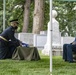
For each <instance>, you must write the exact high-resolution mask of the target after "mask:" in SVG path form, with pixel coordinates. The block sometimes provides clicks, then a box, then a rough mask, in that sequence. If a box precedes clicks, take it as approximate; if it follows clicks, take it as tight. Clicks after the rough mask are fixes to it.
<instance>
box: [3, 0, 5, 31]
mask: <svg viewBox="0 0 76 75" xmlns="http://www.w3.org/2000/svg"><path fill="white" fill-rule="evenodd" d="M4 30H5V0H3V31H4Z"/></svg>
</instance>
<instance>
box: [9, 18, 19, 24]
mask: <svg viewBox="0 0 76 75" xmlns="http://www.w3.org/2000/svg"><path fill="white" fill-rule="evenodd" d="M10 22H16V23H18V19H13V20H10ZM18 24H19V23H18Z"/></svg>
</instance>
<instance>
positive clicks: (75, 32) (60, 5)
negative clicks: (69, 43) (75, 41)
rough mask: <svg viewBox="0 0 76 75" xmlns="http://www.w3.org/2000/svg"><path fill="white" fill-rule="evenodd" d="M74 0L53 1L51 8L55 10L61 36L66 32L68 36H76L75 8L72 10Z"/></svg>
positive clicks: (75, 3)
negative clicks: (71, 0)
mask: <svg viewBox="0 0 76 75" xmlns="http://www.w3.org/2000/svg"><path fill="white" fill-rule="evenodd" d="M75 5H76V2H68V1H66V2H65V1H63V2H62V1H54V2H53V9H55V10H57V12H58V16H57V20H58V21H59V24H60V31H61V34H62V36H65V33H67V34H68V35H69V36H76V21H75V20H76V17H75V16H76V10H73V8H74V7H75Z"/></svg>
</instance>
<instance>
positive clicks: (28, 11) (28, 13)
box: [22, 0, 31, 32]
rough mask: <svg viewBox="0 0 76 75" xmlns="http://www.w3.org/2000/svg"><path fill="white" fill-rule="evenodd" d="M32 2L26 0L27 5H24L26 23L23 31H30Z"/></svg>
mask: <svg viewBox="0 0 76 75" xmlns="http://www.w3.org/2000/svg"><path fill="white" fill-rule="evenodd" d="M30 4H31V0H26V2H25V5H24V25H23V29H22V32H27V31H28V25H29V15H30Z"/></svg>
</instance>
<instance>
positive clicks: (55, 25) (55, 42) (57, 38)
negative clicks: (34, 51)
mask: <svg viewBox="0 0 76 75" xmlns="http://www.w3.org/2000/svg"><path fill="white" fill-rule="evenodd" d="M56 17H57V12H56V11H55V10H52V46H54V47H55V46H56V47H58V46H59V47H60V45H61V35H60V32H59V22H58V21H57V20H56V19H55V18H56ZM50 25H51V24H50V22H48V30H47V42H46V44H45V46H44V49H43V50H42V53H43V54H45V55H49V49H48V48H49V43H48V42H49V39H50V38H49V36H50V35H49V34H50V28H49V27H50Z"/></svg>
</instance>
